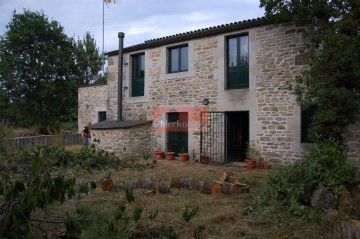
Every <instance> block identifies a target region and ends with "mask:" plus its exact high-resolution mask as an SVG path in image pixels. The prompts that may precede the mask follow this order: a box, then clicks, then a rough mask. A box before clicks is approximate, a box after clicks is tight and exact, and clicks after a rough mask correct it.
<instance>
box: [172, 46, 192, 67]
mask: <svg viewBox="0 0 360 239" xmlns="http://www.w3.org/2000/svg"><path fill="white" fill-rule="evenodd" d="M168 52H169V71H168V72H169V73H176V72H182V71H187V70H188V46H181V47H176V48H170V49H169V51H168Z"/></svg>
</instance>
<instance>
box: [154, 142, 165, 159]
mask: <svg viewBox="0 0 360 239" xmlns="http://www.w3.org/2000/svg"><path fill="white" fill-rule="evenodd" d="M154 154H155V158H157V159H164V158H165V153H164V151H162V150H161V148H160V145H159V146H158V148H157V149H156V150H155V151H154Z"/></svg>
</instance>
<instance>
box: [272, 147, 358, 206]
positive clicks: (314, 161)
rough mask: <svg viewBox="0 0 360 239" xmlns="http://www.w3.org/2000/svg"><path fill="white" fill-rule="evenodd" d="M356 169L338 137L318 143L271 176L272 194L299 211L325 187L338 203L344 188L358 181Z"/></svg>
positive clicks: (335, 203)
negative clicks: (348, 159) (316, 191)
mask: <svg viewBox="0 0 360 239" xmlns="http://www.w3.org/2000/svg"><path fill="white" fill-rule="evenodd" d="M355 176H356V168H355V167H353V166H351V165H350V164H348V162H347V157H346V152H345V150H344V148H343V147H342V146H341V145H340V144H338V143H337V142H336V141H334V140H326V141H324V142H322V143H317V144H316V145H314V146H313V147H312V148H311V150H310V152H309V155H308V157H307V158H306V159H305V160H304V161H302V162H297V163H295V164H294V165H293V166H289V167H286V168H282V169H280V170H279V171H278V172H276V173H275V174H273V175H270V176H269V184H270V190H269V193H270V194H271V196H273V197H275V198H277V199H279V200H283V201H284V202H285V203H287V204H288V205H289V206H290V209H291V210H293V211H294V212H295V213H300V211H303V210H304V209H305V208H304V206H308V205H310V202H311V196H312V194H313V193H314V191H315V190H317V189H319V188H320V187H325V188H326V189H327V190H328V192H330V193H331V194H332V198H333V203H334V205H335V206H336V205H337V204H338V199H339V196H340V195H339V194H340V189H341V187H342V186H343V185H346V184H348V183H349V182H352V181H354V180H355Z"/></svg>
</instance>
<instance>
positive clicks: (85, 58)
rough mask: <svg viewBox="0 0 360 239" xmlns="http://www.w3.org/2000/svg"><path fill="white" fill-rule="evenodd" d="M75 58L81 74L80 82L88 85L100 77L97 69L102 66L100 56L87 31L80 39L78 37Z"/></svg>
mask: <svg viewBox="0 0 360 239" xmlns="http://www.w3.org/2000/svg"><path fill="white" fill-rule="evenodd" d="M76 60H77V64H78V67H79V70H80V72H81V74H82V77H81V84H86V85H88V84H91V83H94V82H95V81H97V80H98V79H100V78H101V75H99V71H100V70H101V68H102V66H103V62H102V58H101V56H100V55H99V49H98V48H96V42H95V40H94V38H93V37H92V36H91V35H90V33H89V32H87V33H86V35H85V37H84V39H83V40H82V41H81V40H80V39H78V41H77V48H76Z"/></svg>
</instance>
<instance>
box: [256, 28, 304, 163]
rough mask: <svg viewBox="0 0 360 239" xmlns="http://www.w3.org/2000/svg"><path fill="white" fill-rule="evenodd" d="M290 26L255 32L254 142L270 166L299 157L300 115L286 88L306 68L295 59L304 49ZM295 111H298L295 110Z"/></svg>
mask: <svg viewBox="0 0 360 239" xmlns="http://www.w3.org/2000/svg"><path fill="white" fill-rule="evenodd" d="M303 31H304V29H301V28H296V27H295V26H294V25H293V24H291V23H288V24H281V25H279V26H267V27H264V28H260V29H258V30H257V31H256V40H257V41H258V44H259V47H260V49H261V50H260V51H258V53H257V54H256V61H257V64H259V65H260V66H261V68H260V72H259V76H258V78H257V81H256V100H257V112H256V119H257V121H258V123H259V126H260V130H259V131H258V132H257V134H256V142H257V144H258V145H260V147H261V148H262V151H263V155H264V158H265V160H267V161H270V162H271V163H273V164H291V163H293V162H294V161H295V160H297V159H299V158H301V157H302V155H303V152H304V151H303V150H301V149H299V148H300V147H301V142H300V115H299V114H297V111H296V109H298V107H297V105H296V102H295V98H294V96H293V95H292V93H291V92H290V91H289V90H287V88H286V84H287V83H288V82H293V80H294V79H295V77H296V76H298V75H299V74H300V73H301V71H303V70H304V69H306V67H307V66H306V65H304V64H298V63H297V62H296V61H295V59H296V58H297V57H298V56H299V55H300V49H301V48H303V47H304V41H303V37H302V32H303ZM298 111H299V110H298Z"/></svg>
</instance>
